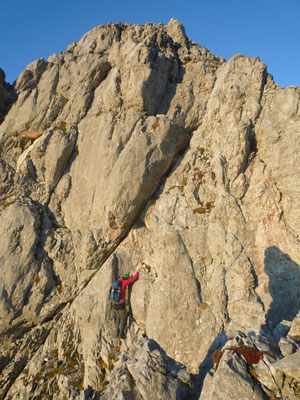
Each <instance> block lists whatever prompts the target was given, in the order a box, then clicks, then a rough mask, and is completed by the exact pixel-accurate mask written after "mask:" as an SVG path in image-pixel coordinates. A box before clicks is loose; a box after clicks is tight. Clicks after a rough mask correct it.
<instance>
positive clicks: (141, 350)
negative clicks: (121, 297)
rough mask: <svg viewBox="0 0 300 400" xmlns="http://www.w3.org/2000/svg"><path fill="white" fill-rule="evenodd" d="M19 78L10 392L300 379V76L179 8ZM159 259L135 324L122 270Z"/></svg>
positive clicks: (137, 294)
mask: <svg viewBox="0 0 300 400" xmlns="http://www.w3.org/2000/svg"><path fill="white" fill-rule="evenodd" d="M1 77H2V75H1V76H0V108H1V104H2V103H3V101H4V103H5V102H6V103H5V104H8V103H7V101H6V100H5V99H6V98H7V97H5V96H7V94H3V93H4V91H3V88H5V90H6V92H5V93H7V90H8V86H7V84H5V81H4V76H3V79H2V78H1ZM1 79H2V81H1ZM1 90H2V91H1ZM15 90H16V93H17V96H18V97H17V99H16V101H15V102H14V104H13V105H12V107H11V109H10V110H9V112H8V113H7V115H6V117H5V120H4V121H3V122H2V123H1V125H0V156H1V159H0V221H1V223H0V238H1V241H0V259H1V262H2V269H1V271H2V272H1V275H0V276H1V279H0V309H1V313H0V318H1V328H0V334H1V336H0V369H1V373H0V387H1V389H0V399H1V400H2V399H17V398H19V399H25V400H26V399H33V398H52V399H78V398H80V399H96V398H103V399H143V400H152V399H170V398H174V399H175V398H178V399H181V398H182V399H189V398H190V399H194V398H200V399H204V400H209V399H222V400H227V399H228V400H229V399H230V400H235V399H236V400H241V399H248V398H249V399H250V398H251V399H267V398H270V399H275V398H282V399H285V400H286V399H287V400H294V399H296V398H297V396H299V376H298V372H297V371H298V370H297V368H298V367H297V366H298V361H299V360H298V358H299V357H298V353H299V306H300V292H299V288H300V269H299V264H300V248H299V233H300V230H299V222H298V221H299V213H300V204H299V198H300V189H299V188H300V182H299V181H300V174H299V165H298V164H299V163H298V154H299V150H300V149H299V140H298V139H299V127H300V118H299V110H300V107H299V98H300V89H299V88H295V87H290V88H281V87H279V86H278V85H276V84H275V83H274V82H273V80H272V77H271V75H269V74H268V72H267V69H266V65H265V64H263V63H261V62H260V60H259V59H258V58H254V59H253V58H249V57H246V56H243V55H241V54H238V55H235V56H233V57H232V58H231V59H230V60H229V61H227V62H225V60H224V59H223V58H220V57H217V56H214V55H213V54H212V53H210V51H209V50H207V49H205V48H203V47H201V46H199V45H198V44H197V43H195V42H192V41H191V40H190V39H188V38H187V37H186V35H185V31H184V28H183V26H182V25H181V24H180V23H179V22H178V21H175V20H173V19H172V20H171V21H170V22H169V24H168V25H163V24H152V23H150V22H148V23H147V24H146V25H131V24H121V23H116V24H114V23H110V24H108V25H106V26H105V25H100V26H98V27H95V28H94V29H92V30H91V31H90V32H88V33H87V34H86V35H84V36H83V38H82V39H80V40H79V41H77V42H74V43H72V44H71V45H70V46H69V47H68V48H67V49H66V51H64V52H62V53H60V54H59V55H55V54H54V55H52V56H50V57H49V58H48V59H47V60H44V59H40V60H37V61H34V62H33V63H31V64H29V65H28V66H27V67H26V69H25V71H23V72H22V73H21V75H20V76H19V78H18V80H17V81H16V83H15ZM3 99H4V100H3ZM1 101H2V103H1ZM11 101H12V100H11ZM4 103H3V104H4ZM1 112H2V111H1V109H0V113H1ZM5 112H7V108H6V111H5ZM139 266H143V270H142V271H141V273H140V277H139V280H138V281H137V282H135V283H134V284H133V285H132V287H130V290H129V293H128V312H129V315H130V317H129V319H128V324H127V337H126V339H125V340H122V341H121V342H119V341H118V340H116V339H115V333H116V332H115V325H114V321H113V319H112V316H111V304H110V302H109V300H108V296H109V289H110V284H111V281H112V280H113V279H115V278H116V277H117V276H120V275H121V274H122V273H125V272H126V273H129V274H133V273H134V272H135V271H136V269H137V268H138V267H139ZM241 346H248V347H250V348H251V349H254V350H253V351H256V352H258V353H259V352H260V353H259V354H260V356H262V357H260V358H259V359H258V361H257V363H254V364H253V363H249V362H247V360H246V359H245V357H243V355H241V354H240V353H239V352H237V351H236V350H234V351H233V350H232V349H229V350H228V349H226V348H228V347H231V348H232V347H234V348H235V349H236V348H240V347H241ZM225 349H226V350H225ZM215 350H224V354H223V355H222V358H221V359H220V363H219V366H218V368H216V365H215V367H213V361H212V356H213V354H214V352H215ZM249 351H250V350H249ZM251 351H252V350H251Z"/></svg>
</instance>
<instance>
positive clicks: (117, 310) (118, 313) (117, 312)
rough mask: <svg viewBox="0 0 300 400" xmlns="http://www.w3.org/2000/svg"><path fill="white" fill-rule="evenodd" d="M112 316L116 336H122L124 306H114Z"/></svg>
mask: <svg viewBox="0 0 300 400" xmlns="http://www.w3.org/2000/svg"><path fill="white" fill-rule="evenodd" d="M112 316H113V319H114V320H115V323H116V328H117V336H118V337H122V336H124V330H125V326H126V319H127V314H126V308H125V304H124V306H123V305H122V306H121V307H120V305H119V304H117V305H114V306H113V310H112Z"/></svg>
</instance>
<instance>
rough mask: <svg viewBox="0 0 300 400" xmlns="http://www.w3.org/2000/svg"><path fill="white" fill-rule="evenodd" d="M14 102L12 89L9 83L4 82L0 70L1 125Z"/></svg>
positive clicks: (2, 72) (14, 95)
mask: <svg viewBox="0 0 300 400" xmlns="http://www.w3.org/2000/svg"><path fill="white" fill-rule="evenodd" d="M15 100H16V94H15V92H14V89H13V87H12V86H11V85H10V84H9V83H6V82H5V73H4V71H3V70H2V69H1V68H0V123H2V121H3V118H4V116H5V114H6V113H7V112H8V110H9V108H10V107H11V105H12V103H13V102H14V101H15Z"/></svg>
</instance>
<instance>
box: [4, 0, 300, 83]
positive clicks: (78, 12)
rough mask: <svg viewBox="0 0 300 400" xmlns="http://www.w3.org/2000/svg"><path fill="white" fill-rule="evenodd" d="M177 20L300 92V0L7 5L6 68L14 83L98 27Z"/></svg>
mask: <svg viewBox="0 0 300 400" xmlns="http://www.w3.org/2000/svg"><path fill="white" fill-rule="evenodd" d="M171 18H175V19H178V20H179V21H181V22H182V23H183V25H184V27H185V30H186V34H187V36H189V37H190V38H191V39H192V40H193V41H195V42H197V43H199V44H200V45H201V46H204V47H206V48H208V49H209V50H210V51H212V52H213V53H214V54H216V55H218V56H222V57H224V58H225V59H226V60H228V59H229V58H230V57H231V56H232V55H233V54H236V53H242V54H244V55H247V56H250V57H256V56H259V57H260V59H261V61H263V62H265V63H266V64H267V66H268V71H269V73H271V74H272V75H273V77H274V80H275V82H276V83H278V84H279V85H280V86H289V85H297V86H300V37H299V36H300V35H299V31H300V29H299V27H300V0H180V1H179V0H150V1H145V0H139V1H136V0H134V1H130V0H127V1H125V0H113V1H112V0H111V1H109V0H108V1H102V0H51V1H50V0H0V37H1V44H0V68H2V69H3V70H4V72H5V73H6V80H7V81H8V82H10V83H12V82H13V81H14V80H15V79H16V78H17V77H18V75H19V74H20V73H21V72H22V71H23V70H24V69H25V67H26V65H27V64H29V63H30V62H32V61H34V60H36V59H38V58H41V57H44V58H48V57H49V56H50V55H51V54H53V53H56V54H58V53H59V52H60V51H64V50H65V49H66V47H67V46H68V45H69V44H70V43H72V42H73V41H75V40H78V39H80V38H81V37H82V36H83V35H84V34H85V33H86V32H87V31H89V30H90V29H92V28H93V27H94V26H96V25H100V24H106V23H108V22H130V23H133V24H135V23H136V24H144V23H145V22H147V21H151V22H162V23H164V24H167V23H168V21H169V20H170V19H171Z"/></svg>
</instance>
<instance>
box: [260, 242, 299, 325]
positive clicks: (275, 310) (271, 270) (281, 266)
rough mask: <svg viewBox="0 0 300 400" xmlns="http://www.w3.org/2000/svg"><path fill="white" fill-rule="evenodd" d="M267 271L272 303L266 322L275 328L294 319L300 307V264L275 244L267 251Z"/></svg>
mask: <svg viewBox="0 0 300 400" xmlns="http://www.w3.org/2000/svg"><path fill="white" fill-rule="evenodd" d="M265 273H266V274H267V275H268V276H269V292H270V294H271V296H272V299H273V301H272V303H271V305H270V308H269V310H268V312H267V315H266V324H267V327H269V328H270V329H272V330H273V329H274V328H275V327H276V326H277V325H278V324H279V323H280V322H281V321H283V320H288V321H292V320H293V319H294V318H295V316H296V315H297V313H298V312H299V308H300V266H299V264H297V263H295V262H294V261H293V260H292V259H291V258H290V257H289V255H288V254H284V253H283V252H282V251H281V250H280V249H278V248H277V247H275V246H272V247H269V248H267V249H266V251H265Z"/></svg>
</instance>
